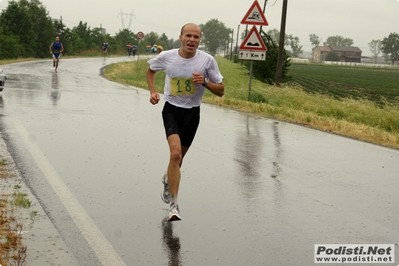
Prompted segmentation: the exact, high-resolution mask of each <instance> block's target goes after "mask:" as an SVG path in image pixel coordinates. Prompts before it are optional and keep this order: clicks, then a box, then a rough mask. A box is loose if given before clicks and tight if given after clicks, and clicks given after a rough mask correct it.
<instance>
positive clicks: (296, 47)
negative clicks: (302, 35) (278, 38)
mask: <svg viewBox="0 0 399 266" xmlns="http://www.w3.org/2000/svg"><path fill="white" fill-rule="evenodd" d="M287 39H288V42H289V45H290V47H291V51H292V57H298V56H299V55H300V54H301V53H303V50H302V45H300V44H299V37H297V36H293V35H288V36H287Z"/></svg>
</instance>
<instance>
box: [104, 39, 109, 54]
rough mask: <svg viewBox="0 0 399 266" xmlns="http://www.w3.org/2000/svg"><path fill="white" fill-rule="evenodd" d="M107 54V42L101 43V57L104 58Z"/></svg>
mask: <svg viewBox="0 0 399 266" xmlns="http://www.w3.org/2000/svg"><path fill="white" fill-rule="evenodd" d="M107 52H108V43H107V41H104V42H103V55H104V56H105V55H106V54H107Z"/></svg>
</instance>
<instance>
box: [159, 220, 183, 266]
mask: <svg viewBox="0 0 399 266" xmlns="http://www.w3.org/2000/svg"><path fill="white" fill-rule="evenodd" d="M174 224H175V223H171V222H168V221H167V219H166V217H165V218H164V219H163V220H162V240H163V244H164V248H165V251H166V252H167V254H168V258H169V261H168V266H180V265H182V262H181V259H180V248H181V244H180V238H179V237H178V236H177V235H175V233H174V232H173V227H174Z"/></svg>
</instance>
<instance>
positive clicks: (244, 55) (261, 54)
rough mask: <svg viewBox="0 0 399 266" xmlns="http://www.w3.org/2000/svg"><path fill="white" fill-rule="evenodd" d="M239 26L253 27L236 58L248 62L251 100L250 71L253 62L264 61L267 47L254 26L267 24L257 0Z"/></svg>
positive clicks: (250, 82) (249, 96)
mask: <svg viewBox="0 0 399 266" xmlns="http://www.w3.org/2000/svg"><path fill="white" fill-rule="evenodd" d="M241 24H247V25H253V27H252V29H251V31H250V32H249V33H248V35H247V36H246V38H245V40H244V41H243V42H242V44H241V45H240V49H239V53H238V58H239V59H243V60H250V68H249V89H248V100H250V98H251V84H252V69H253V60H262V61H263V60H266V51H267V47H266V45H265V43H264V42H263V39H262V37H261V36H260V34H259V32H258V29H257V28H256V26H267V25H269V23H268V22H267V20H266V17H265V15H264V14H263V10H262V8H261V7H260V5H259V3H258V1H257V0H255V1H254V3H253V4H252V6H251V7H250V8H249V10H248V11H247V13H246V14H245V16H244V17H243V19H242V20H241Z"/></svg>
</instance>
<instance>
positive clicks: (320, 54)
mask: <svg viewBox="0 0 399 266" xmlns="http://www.w3.org/2000/svg"><path fill="white" fill-rule="evenodd" d="M331 52H334V53H336V54H337V55H338V57H339V61H341V62H354V63H360V62H361V59H362V50H360V48H359V47H344V46H334V45H330V46H316V47H315V48H313V61H314V62H323V61H326V56H327V55H328V54H329V53H331Z"/></svg>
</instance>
